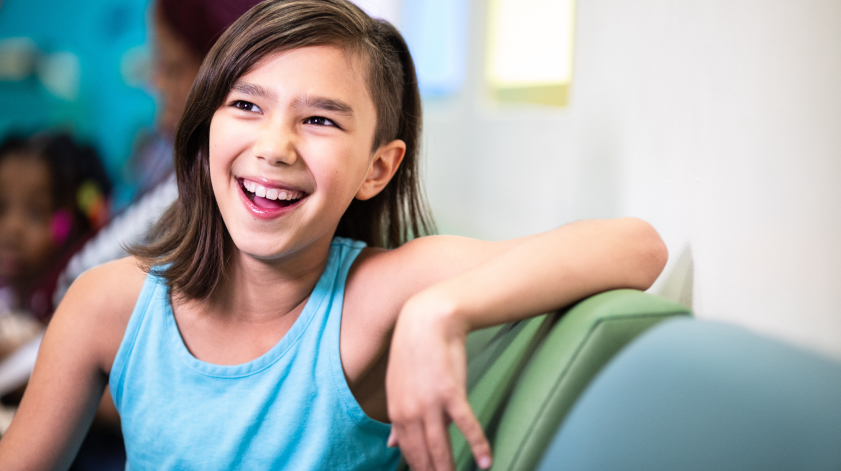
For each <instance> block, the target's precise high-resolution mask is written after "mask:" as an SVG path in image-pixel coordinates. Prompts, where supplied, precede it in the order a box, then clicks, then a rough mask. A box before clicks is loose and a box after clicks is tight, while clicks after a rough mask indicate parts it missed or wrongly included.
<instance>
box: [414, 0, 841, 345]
mask: <svg viewBox="0 0 841 471" xmlns="http://www.w3.org/2000/svg"><path fill="white" fill-rule="evenodd" d="M484 3H485V2H483V1H482V0H474V1H473V2H472V4H471V8H472V10H471V18H472V20H471V21H472V24H471V33H470V38H471V44H470V54H469V55H470V63H469V64H468V67H469V74H468V85H467V87H466V88H465V90H464V91H462V92H461V93H460V94H459V95H458V96H457V97H455V98H454V99H447V100H440V101H429V102H428V103H426V105H425V111H426V116H425V126H426V128H425V144H426V147H425V150H424V158H425V162H426V164H425V165H426V181H427V190H428V193H429V199H430V202H431V204H432V207H433V212H434V214H435V216H436V219H437V221H438V223H439V228H440V229H441V232H444V233H458V234H464V235H471V236H476V237H482V238H488V239H499V238H508V237H515V236H519V235H524V234H527V233H532V232H535V231H541V230H546V229H549V228H552V227H555V226H557V225H560V224H563V223H564V222H568V221H572V220H575V219H580V218H590V217H615V216H624V215H634V216H639V217H642V218H644V219H646V220H648V221H649V222H651V223H652V224H654V226H655V227H657V229H658V230H659V231H660V233H661V235H662V236H663V238H664V239H665V240H666V243H667V244H668V246H669V250H670V253H671V260H670V265H669V267H667V270H666V275H669V274H670V273H673V275H672V276H673V277H680V276H681V275H686V273H680V270H685V269H686V268H685V267H686V266H691V265H694V277H693V278H694V293H693V296H692V299H693V302H692V304H693V308H694V310H695V312H696V314H697V315H698V317H703V318H712V319H722V320H726V321H730V322H734V323H738V324H742V325H746V326H749V327H750V328H753V329H755V330H758V331H762V332H767V333H770V334H772V335H775V336H779V337H783V338H786V339H789V340H791V341H794V342H796V343H799V344H802V345H806V346H809V347H810V348H813V349H816V350H819V351H823V352H826V353H829V354H830V355H832V356H835V357H839V358H841V1H838V0H798V1H792V0H726V1H725V0H695V1H688V0H680V1H679V0H578V2H577V19H576V21H577V24H576V28H577V30H576V52H575V54H576V55H575V71H574V82H573V88H572V94H571V104H570V106H568V107H567V108H566V109H551V108H542V107H537V106H525V105H514V106H511V105H507V106H500V105H497V104H494V103H492V102H491V101H490V100H489V99H488V98H487V93H486V91H485V89H484V88H483V85H482V69H481V67H482V65H483V61H484V47H483V46H484V29H485V11H484V9H485V4H484ZM687 248H689V250H691V255H692V258H693V259H694V260H693V261H694V264H689V265H687V264H680V265H681V266H679V267H678V271H677V272H675V270H674V266H675V260H677V259H678V258H679V256H680V255H681V254H682V253H685V251H686V250H687ZM683 258H684V260H688V258H689V253H685V255H684V257H683ZM663 278H665V277H663ZM663 284H664V282H663V281H662V280H660V281H658V285H657V286H655V290H662V289H663Z"/></svg>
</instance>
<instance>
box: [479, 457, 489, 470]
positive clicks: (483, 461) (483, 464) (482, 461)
mask: <svg viewBox="0 0 841 471" xmlns="http://www.w3.org/2000/svg"><path fill="white" fill-rule="evenodd" d="M479 467H480V468H482V469H489V468H490V467H491V457H490V456H483V457H481V458H479Z"/></svg>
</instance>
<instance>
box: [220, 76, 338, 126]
mask: <svg viewBox="0 0 841 471" xmlns="http://www.w3.org/2000/svg"><path fill="white" fill-rule="evenodd" d="M231 90H232V91H235V92H239V93H243V94H245V95H250V96H253V97H258V98H263V99H265V100H269V101H271V102H273V103H277V101H278V100H277V95H275V93H274V92H272V91H271V90H268V89H266V88H263V87H262V86H260V85H258V84H256V83H249V82H243V81H237V82H236V83H234V85H233V87H231ZM292 107H293V108H297V109H302V108H315V109H319V110H324V111H332V112H334V113H338V114H342V115H345V116H347V117H349V118H352V117H353V115H354V113H353V108H352V107H351V106H350V105H349V104H347V103H345V102H343V101H341V100H336V99H334V98H327V97H323V96H317V95H303V96H300V97H298V98H296V99H295V101H293V102H292Z"/></svg>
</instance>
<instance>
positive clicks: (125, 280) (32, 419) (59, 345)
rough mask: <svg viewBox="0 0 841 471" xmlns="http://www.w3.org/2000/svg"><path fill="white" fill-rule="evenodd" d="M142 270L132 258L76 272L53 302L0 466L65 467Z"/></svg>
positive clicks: (98, 393)
mask: <svg viewBox="0 0 841 471" xmlns="http://www.w3.org/2000/svg"><path fill="white" fill-rule="evenodd" d="M142 284H143V272H142V271H141V270H140V269H138V268H137V267H136V265H135V264H134V261H133V260H132V259H123V260H119V261H116V262H113V263H110V264H107V265H104V266H102V267H98V268H94V269H92V270H90V271H88V272H87V273H85V274H83V275H82V276H80V277H79V279H78V280H77V281H76V282H75V283H74V284H73V286H72V287H71V288H70V290H69V291H68V292H67V295H66V296H65V298H64V300H63V301H62V302H61V304H60V305H59V307H58V309H57V310H56V313H55V315H54V316H53V319H52V321H50V325H49V327H48V328H47V331H46V333H45V334H44V340H43V341H42V343H41V348H40V350H39V352H38V360H37V362H36V363H35V370H34V371H33V373H32V377H31V378H30V380H29V385H28V386H27V388H26V393H25V394H24V396H23V399H22V401H21V404H20V408H19V409H18V411H17V413H16V414H15V417H14V419H13V420H12V424H11V426H10V427H9V430H8V431H7V432H6V434H5V435H3V438H2V440H0V468H2V469H4V470H23V469H26V470H42V469H43V470H53V469H67V468H68V467H69V466H70V463H71V462H72V460H73V457H74V456H75V453H76V451H77V450H78V448H79V445H80V444H81V442H82V439H83V438H84V436H85V431H86V430H87V427H88V426H89V425H90V422H91V420H92V418H93V414H94V412H95V411H96V408H97V405H98V404H99V400H100V398H101V397H102V391H103V390H104V388H105V385H106V384H107V382H108V372H109V371H110V368H111V363H112V362H113V360H114V356H115V355H116V352H117V349H118V348H119V345H120V342H121V340H122V336H123V334H124V332H125V327H126V325H127V324H128V319H129V317H130V316H131V312H132V310H133V308H134V303H135V302H136V300H137V296H138V295H139V293H140V289H141V287H142Z"/></svg>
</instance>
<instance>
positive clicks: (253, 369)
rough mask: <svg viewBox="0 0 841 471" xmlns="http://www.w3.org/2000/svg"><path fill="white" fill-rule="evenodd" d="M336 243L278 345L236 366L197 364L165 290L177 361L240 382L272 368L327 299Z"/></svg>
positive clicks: (167, 318)
mask: <svg viewBox="0 0 841 471" xmlns="http://www.w3.org/2000/svg"><path fill="white" fill-rule="evenodd" d="M336 242H337V241H336V240H335V239H334V241H333V242H332V243H331V244H330V251H329V254H328V257H327V265H326V266H325V267H324V271H323V272H322V273H321V277H320V278H319V279H318V282H316V284H315V287H314V288H313V290H312V293H310V296H309V299H307V301H306V304H305V305H304V309H303V310H302V311H301V313H300V314H299V315H298V318H297V319H295V322H293V323H292V327H290V328H289V330H288V331H287V332H286V334H284V336H283V337H281V338H280V340H278V342H277V343H276V344H275V345H274V346H272V348H270V349H269V350H268V351H267V352H266V353H264V354H262V355H260V356H259V357H257V358H255V359H253V360H251V361H248V362H245V363H240V364H235V365H219V364H216V363H210V362H206V361H204V360H199V359H198V358H196V357H195V356H193V354H192V353H190V350H189V349H187V345H186V344H185V343H184V338H183V337H181V332H180V331H179V329H178V324H177V323H176V322H175V314H174V313H173V310H172V298H171V297H170V293H169V290H167V293H166V294H165V296H166V301H165V307H164V309H165V312H164V315H165V317H166V330H167V333H168V335H169V337H170V341H171V342H172V344H173V345H174V346H175V353H176V355H177V356H178V358H179V359H180V360H181V361H182V362H183V363H184V364H185V365H186V366H187V367H189V368H190V369H192V370H193V371H196V372H197V373H201V374H203V375H206V376H212V377H217V378H242V377H244V376H249V375H253V374H256V373H259V372H261V371H263V370H265V369H266V368H268V367H270V366H271V365H272V364H274V363H275V362H277V361H278V360H280V359H281V358H282V357H283V356H284V355H285V354H286V353H287V352H289V351H290V350H291V349H292V347H294V346H295V344H296V343H297V342H298V341H299V340H300V339H301V337H302V336H303V335H304V333H305V332H306V331H307V327H308V326H309V324H310V323H311V322H312V320H313V318H314V317H315V314H316V313H317V312H318V311H319V307H320V306H321V304H322V303H323V302H324V300H325V299H327V298H329V294H330V292H331V291H332V289H331V285H332V283H333V278H334V276H333V274H334V272H335V271H336V269H337V267H336V248H335V244H336Z"/></svg>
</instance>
